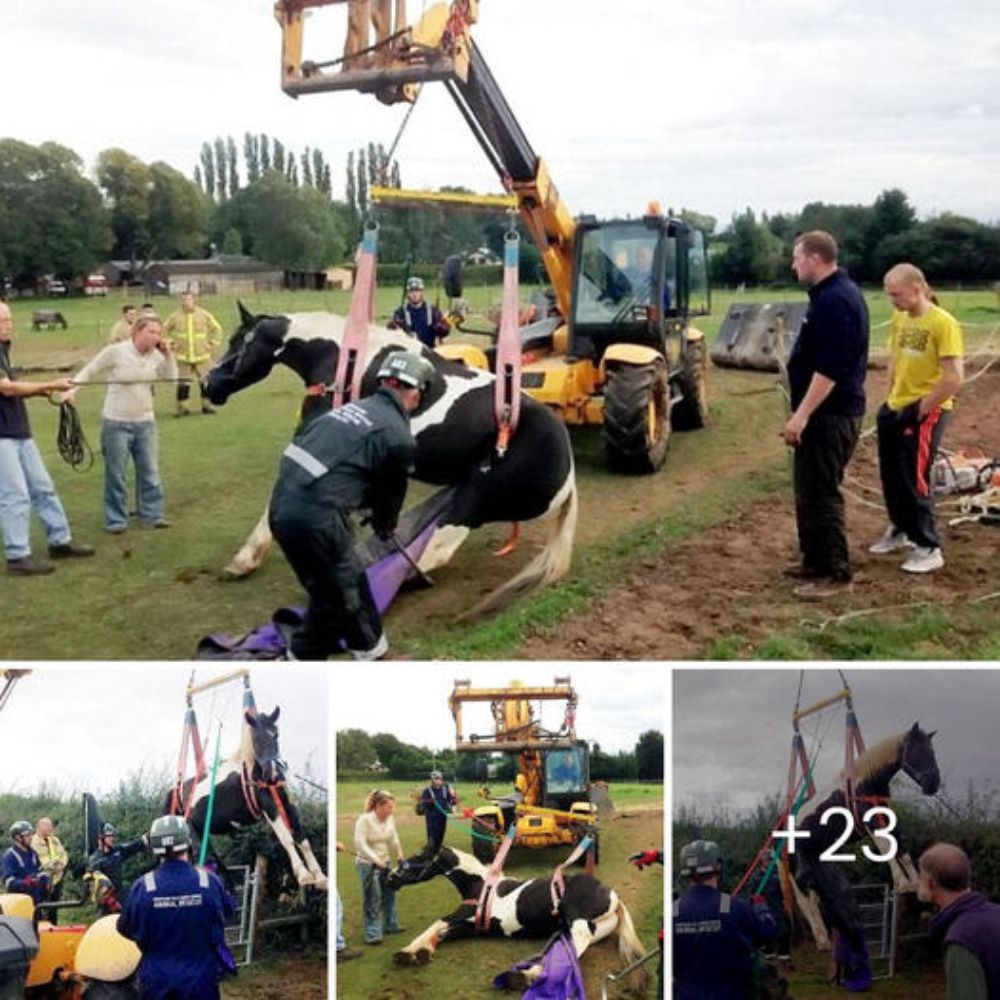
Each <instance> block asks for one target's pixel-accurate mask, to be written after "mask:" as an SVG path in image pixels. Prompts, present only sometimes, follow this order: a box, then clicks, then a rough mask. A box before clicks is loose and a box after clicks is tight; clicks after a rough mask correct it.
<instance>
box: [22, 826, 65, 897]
mask: <svg viewBox="0 0 1000 1000" xmlns="http://www.w3.org/2000/svg"><path fill="white" fill-rule="evenodd" d="M31 846H32V847H33V848H34V849H35V853H36V854H37V855H38V863H39V865H40V866H41V869H42V871H43V872H45V873H46V874H47V875H48V876H49V877H50V878H51V879H52V884H53V885H54V886H55V885H58V884H59V880H60V879H61V878H62V877H63V872H65V871H66V865H68V864H69V855H68V854H67V853H66V848H65V847H63V843H62V841H61V840H60V839H59V838H58V837H57V836H56V835H55V834H54V833H53V834H50V835H49V836H48V837H40V836H39V835H38V834H37V833H36V834H35V835H34V836H33V837H32V838H31Z"/></svg>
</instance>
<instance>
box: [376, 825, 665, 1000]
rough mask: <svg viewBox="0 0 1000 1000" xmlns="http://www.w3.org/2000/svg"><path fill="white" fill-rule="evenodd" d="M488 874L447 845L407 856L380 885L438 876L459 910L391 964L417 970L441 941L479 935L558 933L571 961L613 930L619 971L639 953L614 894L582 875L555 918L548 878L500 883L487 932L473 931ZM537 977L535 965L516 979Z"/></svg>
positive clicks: (571, 880)
mask: <svg viewBox="0 0 1000 1000" xmlns="http://www.w3.org/2000/svg"><path fill="white" fill-rule="evenodd" d="M488 871H489V869H488V868H487V866H486V865H484V864H482V863H481V862H479V861H477V860H476V859H475V858H474V857H472V855H471V854H465V853H464V852H463V851H457V850H455V849H454V848H453V847H441V848H439V849H438V850H436V851H435V850H433V849H432V848H431V847H430V845H428V847H427V848H425V849H424V850H423V851H422V852H421V853H420V854H416V855H414V856H413V857H412V858H408V859H407V860H406V861H404V862H402V863H401V864H400V865H399V866H398V867H397V868H395V869H394V870H393V871H392V872H390V874H389V876H388V878H387V880H386V884H387V886H388V888H390V889H393V890H399V889H402V888H403V887H404V886H408V885H416V884H417V883H419V882H427V881H429V880H430V879H432V878H435V877H437V876H438V875H443V876H444V877H445V878H447V879H448V881H449V882H451V884H452V885H453V886H454V887H455V888H456V889H457V890H458V893H459V895H460V896H461V898H462V900H463V902H462V903H461V905H460V906H459V907H458V909H456V910H455V911H454V912H452V913H450V914H448V915H447V916H446V917H442V918H441V919H440V920H435V921H434V923H433V924H431V925H430V927H428V928H427V930H425V931H424V932H423V933H422V934H420V935H418V936H417V937H415V938H414V939H413V940H412V941H411V942H410V943H409V944H408V945H407V946H406V947H405V948H402V949H400V950H399V951H397V952H396V954H395V960H396V962H397V963H399V964H401V965H424V964H426V963H427V962H429V961H430V960H431V958H433V956H434V952H435V951H436V950H437V947H438V945H440V944H442V943H443V942H444V941H457V940H461V939H462V938H471V937H476V935H477V934H478V933H486V934H488V935H489V936H490V937H508V938H538V939H546V938H549V937H551V936H552V935H553V934H555V933H556V932H557V931H559V930H561V929H562V928H564V927H565V928H566V930H568V931H569V934H570V936H571V937H572V940H573V947H574V948H575V949H576V954H577V957H580V956H581V955H583V953H584V952H585V951H586V950H587V948H588V947H589V946H590V945H592V944H595V943H596V942H598V941H603V940H604V938H606V937H610V936H611V935H612V934H614V933H615V932H616V931H617V933H618V953H619V956H620V957H621V959H622V962H623V963H624V964H625V965H628V964H630V963H631V962H633V961H635V960H636V959H638V958H641V957H642V956H643V955H644V954H645V953H646V952H645V949H644V948H643V946H642V942H641V941H640V940H639V938H638V936H637V935H636V933H635V928H634V927H633V925H632V917H631V916H630V914H629V912H628V909H627V907H626V906H625V904H624V903H623V902H622V901H621V900H620V899H619V898H618V893H616V892H615V891H614V889H609V888H608V887H607V886H606V885H603V884H602V883H601V882H599V881H598V880H597V879H596V878H594V876H593V875H587V874H586V873H584V872H580V873H578V874H575V875H567V876H566V878H565V891H564V893H563V895H562V899H561V901H560V902H559V904H558V909H557V910H556V912H553V893H552V876H551V875H549V876H541V877H539V878H532V879H528V880H527V881H525V882H522V881H519V880H518V879H512V878H501V880H500V881H499V882H498V883H497V885H496V889H495V891H494V899H493V905H492V910H491V912H490V921H489V929H488V931H485V932H481V931H477V928H476V900H478V899H479V895H480V892H481V891H482V888H483V882H484V880H485V878H486V875H487V872H488ZM540 972H541V966H540V965H537V966H534V967H532V968H530V969H527V970H525V972H524V973H522V974H521V975H522V976H523V977H524V979H525V980H526V981H527V982H528V983H530V982H531V980H533V979H534V978H536V977H537V976H538V974H539V973H540ZM511 985H514V984H513V983H512V984H511ZM522 985H526V984H522Z"/></svg>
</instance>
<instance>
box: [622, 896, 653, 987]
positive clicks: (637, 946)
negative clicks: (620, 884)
mask: <svg viewBox="0 0 1000 1000" xmlns="http://www.w3.org/2000/svg"><path fill="white" fill-rule="evenodd" d="M615 912H616V913H617V914H618V958H619V959H620V960H621V963H622V967H623V968H625V967H626V966H629V965H631V964H632V963H633V962H637V961H638V960H639V959H640V958H642V957H643V956H644V955H645V954H646V949H645V948H644V947H643V946H642V942H641V941H640V940H639V935H638V934H636V932H635V925H634V924H633V923H632V914H631V913H629V912H628V907H627V906H626V905H625V903H624V902H622V900H621V899H619V900H618V906H617V907H616V908H615ZM633 975H634V976H635V979H636V986H637V987H639V986H640V984H641V986H642V987H644V986H645V984H646V978H647V972H646V966H645V965H643V966H642V967H641V968H640V969H638V970H636V972H635V973H633Z"/></svg>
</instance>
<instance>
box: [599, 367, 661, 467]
mask: <svg viewBox="0 0 1000 1000" xmlns="http://www.w3.org/2000/svg"><path fill="white" fill-rule="evenodd" d="M669 407H670V403H669V389H668V387H667V368H666V364H665V363H664V362H663V361H654V362H653V363H652V364H648V365H615V366H614V367H612V368H609V369H608V381H607V383H606V384H605V386H604V448H605V452H606V454H607V459H608V464H609V465H610V466H611V468H613V469H615V470H617V471H618V472H624V473H627V474H629V475H645V474H648V473H650V472H656V470H657V469H659V468H660V466H661V465H663V463H664V461H665V460H666V457H667V444H668V442H669V439H670V419H669V416H668V411H669Z"/></svg>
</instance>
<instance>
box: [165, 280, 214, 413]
mask: <svg viewBox="0 0 1000 1000" xmlns="http://www.w3.org/2000/svg"><path fill="white" fill-rule="evenodd" d="M163 335H164V336H165V337H166V338H168V339H169V340H170V343H171V346H172V348H173V352H174V357H176V359H177V369H178V372H179V376H180V377H181V378H191V379H194V380H195V381H196V382H197V383H198V389H199V392H200V391H201V380H202V378H203V377H204V375H205V374H207V372H208V369H209V367H211V364H212V351H213V350H214V349H215V348H216V347H218V346H219V344H221V343H222V327H221V326H219V321H218V320H217V319H216V318H215V317H214V316H213V315H212V314H211V313H210V312H209V311H208V310H207V309H202V308H201V306H199V305H196V304H195V297H194V292H184V293H183V294H182V295H181V307H180V309H178V310H177V311H176V312H173V313H171V314H170V315H169V316H168V317H167V321H166V323H164V324H163ZM190 395H191V386H190V385H189V384H188V383H187V382H179V383H178V385H177V413H176V414H175V416H178V417H184V416H187V414H188V412H189V411H188V408H187V401H188V397H189V396H190ZM201 412H202V413H215V410H214V409H212V407H211V406H210V405H209V402H208V399H207V398H206V397H205V395H204V394H202V396H201Z"/></svg>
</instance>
